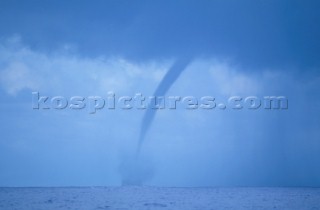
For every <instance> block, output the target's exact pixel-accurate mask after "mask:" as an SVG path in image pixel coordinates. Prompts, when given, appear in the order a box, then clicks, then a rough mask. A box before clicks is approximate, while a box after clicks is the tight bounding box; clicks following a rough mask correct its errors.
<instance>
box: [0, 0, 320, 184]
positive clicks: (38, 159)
mask: <svg viewBox="0 0 320 210" xmlns="http://www.w3.org/2000/svg"><path fill="white" fill-rule="evenodd" d="M319 6H320V3H319V1H316V0H314V1H313V0H310V1H297V0H290V1H289V0H287V1H286V0H282V1H278V0H277V1H276V0H274V1H273V0H259V1H257V0H252V1H248V0H245V1H236V0H234V1H231V0H213V1H196V0H195V1H65V2H62V1H61V3H57V1H36V0H33V1H14V0H11V1H7V0H2V1H1V2H0V26H1V27H0V96H1V97H0V102H1V103H0V114H1V118H0V125H1V126H0V186H93V185H120V184H121V180H122V176H123V173H124V172H123V168H122V166H123V161H125V160H128V159H130V158H131V156H132V154H133V153H134V151H135V149H136V145H137V142H138V137H139V129H140V125H141V120H142V118H143V114H144V112H145V110H137V109H132V110H121V109H116V110H110V109H103V110H98V111H97V112H96V113H95V114H89V113H88V110H87V109H85V110H70V109H65V110H53V109H49V110H41V109H40V110H33V109H32V92H34V91H37V92H40V95H41V96H49V97H50V98H51V97H53V96H57V95H59V96H64V97H66V98H69V97H71V96H84V97H87V96H97V95H98V96H101V97H107V94H108V92H109V91H113V92H114V93H115V94H116V97H117V96H122V95H129V96H134V94H135V93H139V92H140V93H142V94H144V95H145V96H148V95H152V94H153V92H154V91H155V89H156V88H157V85H158V84H159V83H160V82H161V80H162V78H163V76H164V75H165V73H166V72H167V71H168V70H169V69H170V67H171V66H172V65H173V64H174V62H175V61H176V60H178V59H180V58H183V57H185V56H189V57H191V58H192V62H191V63H190V64H189V65H188V66H187V68H186V69H185V71H184V72H183V73H182V74H181V75H180V77H179V78H178V79H177V81H176V82H175V83H174V84H173V85H172V86H171V88H170V90H169V92H168V93H167V95H174V96H175V95H178V96H195V97H201V96H213V97H215V98H216V99H217V101H219V100H220V101H224V102H225V101H226V99H227V98H228V97H230V96H234V95H238V96H242V97H246V96H258V97H263V96H274V95H275V96H286V97H287V98H288V100H289V108H288V109H287V110H265V109H258V110H241V111H239V110H238V111H236V110H231V109H226V110H219V109H212V110H200V109H198V110H186V109H184V108H179V109H177V110H167V109H166V110H160V111H158V113H157V114H156V116H155V119H154V122H153V124H152V125H151V127H150V130H149V131H148V134H147V136H146V141H145V142H144V143H145V144H144V145H143V149H142V155H141V156H142V162H143V164H142V165H143V167H145V168H147V169H146V170H148V171H149V172H150V176H149V177H148V179H147V180H146V182H145V184H148V185H157V186H317V187H319V186H320V167H319V163H320V112H319V107H320V98H319V96H320V95H319V90H320V41H319V40H320V39H319V37H320V27H319V24H320V13H319V11H318V10H319ZM125 162H126V161H125Z"/></svg>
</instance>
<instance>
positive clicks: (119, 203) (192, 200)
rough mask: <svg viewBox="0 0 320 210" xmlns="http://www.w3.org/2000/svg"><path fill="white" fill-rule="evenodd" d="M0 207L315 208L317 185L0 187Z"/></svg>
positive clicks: (137, 209) (45, 209)
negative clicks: (290, 186) (266, 186)
mask: <svg viewBox="0 0 320 210" xmlns="http://www.w3.org/2000/svg"><path fill="white" fill-rule="evenodd" d="M0 209H1V210H2V209H5V210H11V209H19V210H23V209H30V210H37V209H41V210H51V209H84V210H90V209H118V210H124V209H134V210H144V209H163V210H165V209H179V210H188V209H194V210H206V209H208V210H209V209H210V210H214V209H217V210H223V209H252V210H258V209H268V210H269V209H281V210H284V209H290V210H295V209H296V210H304V209H308V210H311V209H312V210H316V209H320V188H167V187H52V188H50V187H44V188H41V187H40V188H0Z"/></svg>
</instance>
